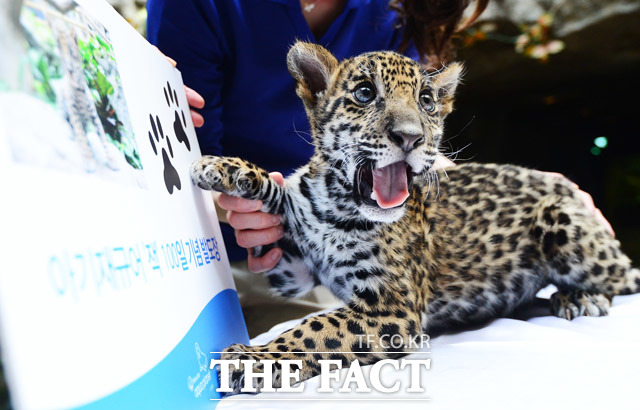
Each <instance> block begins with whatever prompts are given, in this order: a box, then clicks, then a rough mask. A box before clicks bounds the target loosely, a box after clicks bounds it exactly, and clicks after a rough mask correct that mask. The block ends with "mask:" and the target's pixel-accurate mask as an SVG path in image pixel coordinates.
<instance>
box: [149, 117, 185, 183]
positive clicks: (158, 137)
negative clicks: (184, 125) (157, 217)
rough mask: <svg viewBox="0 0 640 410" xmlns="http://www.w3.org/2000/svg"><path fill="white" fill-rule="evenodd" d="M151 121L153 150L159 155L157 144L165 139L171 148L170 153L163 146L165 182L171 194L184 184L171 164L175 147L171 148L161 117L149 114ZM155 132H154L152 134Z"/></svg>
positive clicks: (150, 134)
mask: <svg viewBox="0 0 640 410" xmlns="http://www.w3.org/2000/svg"><path fill="white" fill-rule="evenodd" d="M149 121H150V122H151V131H149V142H150V143H151V148H153V152H154V153H155V154H156V155H158V147H157V145H159V144H161V141H165V142H166V145H167V149H168V150H169V154H167V150H166V149H164V147H162V161H163V162H164V184H165V186H166V187H167V191H169V193H170V194H173V188H174V187H175V188H178V189H180V188H182V184H181V183H180V176H179V175H178V171H176V169H175V167H174V166H173V164H171V159H170V158H169V157H171V158H173V148H171V141H170V140H169V137H168V136H165V135H164V132H163V131H162V124H161V123H160V118H158V116H157V115H156V118H155V119H154V118H153V115H151V114H149ZM152 132H153V134H152Z"/></svg>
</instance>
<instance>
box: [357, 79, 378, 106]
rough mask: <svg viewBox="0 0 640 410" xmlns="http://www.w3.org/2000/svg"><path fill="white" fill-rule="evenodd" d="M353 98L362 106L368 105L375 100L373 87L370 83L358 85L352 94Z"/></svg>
mask: <svg viewBox="0 0 640 410" xmlns="http://www.w3.org/2000/svg"><path fill="white" fill-rule="evenodd" d="M353 96H354V98H355V99H356V100H358V102H360V103H362V104H367V103H370V102H371V101H373V100H374V98H376V91H375V89H374V87H373V84H371V83H370V82H364V83H361V84H358V86H357V87H356V89H355V91H354V92H353Z"/></svg>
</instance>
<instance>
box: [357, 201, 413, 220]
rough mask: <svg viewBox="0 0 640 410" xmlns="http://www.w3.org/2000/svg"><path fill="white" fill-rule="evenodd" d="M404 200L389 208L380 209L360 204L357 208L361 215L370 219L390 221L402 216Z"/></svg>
mask: <svg viewBox="0 0 640 410" xmlns="http://www.w3.org/2000/svg"><path fill="white" fill-rule="evenodd" d="M405 206H406V202H405V203H404V204H402V205H400V206H397V207H395V208H389V209H382V208H379V207H377V206H371V205H360V206H359V207H358V209H359V210H360V213H361V214H362V216H364V217H365V218H367V219H368V220H370V221H374V222H385V223H391V222H395V221H397V220H398V219H400V218H402V215H404V211H405Z"/></svg>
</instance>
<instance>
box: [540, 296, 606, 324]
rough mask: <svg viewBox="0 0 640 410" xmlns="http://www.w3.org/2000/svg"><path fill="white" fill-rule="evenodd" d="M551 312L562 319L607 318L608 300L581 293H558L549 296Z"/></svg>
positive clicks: (604, 297)
mask: <svg viewBox="0 0 640 410" xmlns="http://www.w3.org/2000/svg"><path fill="white" fill-rule="evenodd" d="M549 301H550V302H551V311H552V313H553V314H554V315H556V316H558V317H561V318H563V319H567V320H572V319H574V318H576V317H578V316H607V315H608V314H609V308H610V307H611V302H610V300H609V299H608V298H607V297H606V296H605V295H603V294H599V293H598V294H590V293H585V292H582V291H573V292H563V291H558V292H556V293H554V294H553V295H551V298H550V300H549Z"/></svg>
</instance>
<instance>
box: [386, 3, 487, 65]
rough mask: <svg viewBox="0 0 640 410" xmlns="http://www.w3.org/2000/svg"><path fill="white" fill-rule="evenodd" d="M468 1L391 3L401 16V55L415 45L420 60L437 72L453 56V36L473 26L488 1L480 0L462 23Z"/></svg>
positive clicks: (390, 5) (392, 7)
mask: <svg viewBox="0 0 640 410" xmlns="http://www.w3.org/2000/svg"><path fill="white" fill-rule="evenodd" d="M469 3H470V1H469V0H391V1H390V3H389V7H391V9H392V10H395V11H396V12H397V13H398V16H399V18H400V21H401V23H402V25H403V27H404V34H403V37H402V42H401V43H400V47H399V50H398V51H399V52H401V53H402V52H404V51H406V49H407V48H408V47H409V44H410V43H411V42H413V44H414V45H415V46H416V48H417V49H418V54H419V56H420V61H421V62H423V63H426V64H427V65H428V66H430V67H431V68H435V69H438V68H440V67H441V66H442V64H445V63H448V62H450V61H451V60H452V59H453V57H454V52H453V47H452V45H451V38H452V36H453V35H454V34H455V33H456V32H459V31H462V30H464V29H466V28H467V27H469V26H470V25H471V24H473V23H474V22H475V21H476V20H477V19H478V17H479V16H480V14H482V12H483V11H484V9H485V8H486V7H487V4H488V3H489V0H477V4H476V8H475V10H474V11H473V14H472V15H471V16H470V17H469V18H468V19H467V20H466V21H462V15H463V13H464V10H465V9H466V8H467V7H468V6H469Z"/></svg>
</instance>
